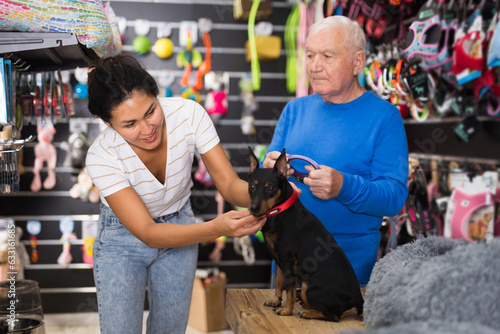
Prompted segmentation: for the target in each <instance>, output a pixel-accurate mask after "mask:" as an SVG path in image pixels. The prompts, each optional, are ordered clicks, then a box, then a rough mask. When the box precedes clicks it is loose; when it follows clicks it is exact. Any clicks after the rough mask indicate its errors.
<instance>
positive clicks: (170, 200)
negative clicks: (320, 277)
mask: <svg viewBox="0 0 500 334" xmlns="http://www.w3.org/2000/svg"><path fill="white" fill-rule="evenodd" d="M158 100H159V102H160V105H161V106H162V108H163V113H164V115H165V121H166V125H167V145H168V152H167V168H166V177H165V180H166V181H165V184H161V183H160V182H159V181H158V180H157V179H156V178H155V177H154V175H153V174H151V173H150V172H149V170H148V169H147V168H146V166H145V165H144V164H143V163H142V161H141V160H140V159H139V157H138V156H137V155H136V154H135V152H134V151H133V150H132V148H131V147H130V146H129V144H128V143H127V142H126V141H125V140H124V139H123V138H122V137H121V136H120V135H119V134H118V133H117V132H116V131H115V130H113V129H111V128H107V129H105V130H104V131H103V132H102V133H101V134H100V135H99V136H98V137H97V138H96V139H95V140H94V142H93V143H92V145H91V147H90V148H89V150H88V153H87V160H86V169H87V172H88V173H89V175H90V177H91V178H92V180H93V182H94V184H95V186H96V187H97V189H98V190H99V194H100V196H101V201H102V203H103V204H105V205H108V204H107V202H106V200H105V197H107V196H109V195H111V194H113V193H115V192H117V191H119V190H122V189H124V188H126V187H132V188H133V189H134V190H135V191H136V192H137V194H138V195H139V196H140V197H141V199H142V201H143V203H144V204H145V205H146V207H147V209H148V210H149V212H150V213H151V216H152V217H153V218H155V217H160V216H164V215H167V214H170V213H173V212H176V211H179V210H180V209H181V208H182V206H183V205H184V204H185V203H186V202H187V201H188V200H189V196H190V195H191V188H192V186H193V182H192V179H191V167H192V164H193V159H194V155H195V149H196V150H198V152H199V153H200V154H204V153H206V152H208V151H209V150H210V149H211V148H213V147H214V146H215V145H217V144H218V143H219V137H218V135H217V132H216V130H215V127H214V125H213V123H212V120H211V119H210V117H209V116H208V114H207V112H206V111H205V109H203V107H202V106H201V105H199V104H198V103H196V102H194V101H192V100H188V99H183V98H180V97H173V98H159V99H158Z"/></svg>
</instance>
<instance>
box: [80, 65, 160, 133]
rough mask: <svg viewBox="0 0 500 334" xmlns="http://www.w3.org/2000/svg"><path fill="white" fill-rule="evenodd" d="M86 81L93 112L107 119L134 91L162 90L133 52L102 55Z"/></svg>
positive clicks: (104, 119) (156, 91)
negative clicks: (105, 56) (131, 53)
mask: <svg viewBox="0 0 500 334" xmlns="http://www.w3.org/2000/svg"><path fill="white" fill-rule="evenodd" d="M87 85H88V88H89V97H88V103H89V105H88V107H89V110H90V113H91V114H92V115H95V116H97V117H100V118H101V119H102V120H103V121H105V122H108V123H109V122H110V120H111V111H113V109H114V108H115V107H117V106H118V105H120V104H121V103H122V102H124V101H125V100H127V99H128V98H130V97H131V96H132V94H133V93H136V92H141V93H144V94H147V95H149V96H157V95H158V92H159V91H158V85H157V84H156V81H155V79H154V78H153V77H152V76H151V75H150V74H149V73H148V72H147V71H146V70H145V69H144V68H143V67H142V66H141V64H140V63H139V62H138V61H137V59H135V58H134V57H133V56H131V55H118V56H114V57H107V58H102V59H99V60H98V61H97V62H96V63H95V64H94V65H93V66H92V67H91V68H90V70H89V74H88V82H87Z"/></svg>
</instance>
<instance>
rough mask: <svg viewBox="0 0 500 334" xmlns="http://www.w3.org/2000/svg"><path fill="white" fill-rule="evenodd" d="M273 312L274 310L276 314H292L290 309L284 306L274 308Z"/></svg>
mask: <svg viewBox="0 0 500 334" xmlns="http://www.w3.org/2000/svg"><path fill="white" fill-rule="evenodd" d="M274 312H276V314H277V315H281V316H288V315H292V310H289V309H287V308H284V307H280V308H277V309H275V310H274Z"/></svg>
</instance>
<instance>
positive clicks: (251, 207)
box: [250, 202, 260, 212]
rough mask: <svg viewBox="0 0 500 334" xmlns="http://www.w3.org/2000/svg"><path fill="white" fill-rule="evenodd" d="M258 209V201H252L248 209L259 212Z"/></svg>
mask: <svg viewBox="0 0 500 334" xmlns="http://www.w3.org/2000/svg"><path fill="white" fill-rule="evenodd" d="M259 210H260V203H259V202H257V203H252V204H251V205H250V211H251V212H259Z"/></svg>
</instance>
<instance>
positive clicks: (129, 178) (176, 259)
mask: <svg viewBox="0 0 500 334" xmlns="http://www.w3.org/2000/svg"><path fill="white" fill-rule="evenodd" d="M88 87H89V97H88V101H89V110H90V112H91V113H92V114H93V115H95V116H98V117H99V118H101V119H102V120H103V121H104V123H105V124H106V125H107V126H108V127H107V128H106V129H105V130H104V131H103V132H102V133H101V134H100V135H99V136H98V137H97V138H96V139H95V140H94V142H93V144H92V146H91V147H90V149H89V151H88V154H87V160H86V168H87V171H88V173H89V175H90V177H91V178H92V180H93V182H94V184H95V185H96V187H97V189H98V190H99V193H100V196H101V201H102V203H103V205H102V207H101V212H100V217H99V232H98V236H97V238H96V240H95V243H94V249H93V252H94V279H95V284H96V288H97V300H98V306H99V317H100V325H101V332H102V333H106V334H108V333H120V334H123V333H141V332H142V317H143V308H144V298H145V292H146V285H147V287H148V300H149V317H148V321H147V332H148V333H184V332H185V330H186V325H187V319H188V314H189V305H190V300H191V290H192V283H193V280H194V273H195V269H196V262H197V256H198V247H197V244H198V243H199V242H202V241H206V240H211V239H215V238H217V237H220V236H234V237H242V236H244V235H248V234H253V233H255V232H257V231H258V230H259V229H260V228H261V227H262V226H263V224H264V219H261V220H259V219H257V218H255V217H253V216H252V215H250V214H249V213H248V211H243V212H237V211H231V212H228V213H226V214H224V215H221V216H219V217H217V218H216V219H214V220H211V221H208V222H204V223H199V224H194V217H193V211H192V210H191V206H190V201H189V196H190V194H191V192H190V189H191V187H192V180H191V166H192V163H193V157H194V151H195V149H197V150H198V152H199V153H200V154H201V157H202V159H203V162H204V164H205V166H206V168H207V171H208V173H210V176H211V177H212V179H213V181H214V182H215V184H216V186H217V189H218V190H219V192H220V193H221V194H222V196H223V197H224V198H226V199H228V200H230V202H231V203H232V204H234V205H238V206H242V207H248V205H249V201H250V199H249V197H248V191H247V188H248V184H247V183H246V182H245V181H243V180H241V179H239V177H238V176H237V174H236V173H235V172H234V170H233V168H232V166H231V164H230V163H229V161H228V159H227V158H226V155H225V153H224V151H223V149H222V147H221V145H220V143H219V138H218V136H217V133H216V131H215V128H214V126H213V124H212V122H211V120H210V117H209V116H208V115H207V113H206V111H205V110H204V109H203V108H202V107H201V106H200V105H199V104H197V103H195V102H193V101H191V100H186V99H182V98H157V95H158V87H157V85H156V82H155V80H154V79H153V78H152V77H151V75H149V73H148V72H147V71H146V70H144V69H143V68H142V67H141V65H140V64H139V63H138V62H137V60H135V58H133V57H132V56H124V55H119V56H116V57H112V58H106V59H102V60H100V61H99V62H98V63H97V64H96V65H95V66H94V67H92V68H91V70H90V72H89V77H88Z"/></svg>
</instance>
